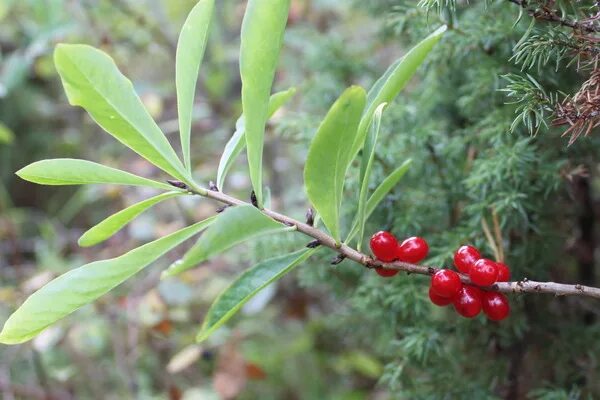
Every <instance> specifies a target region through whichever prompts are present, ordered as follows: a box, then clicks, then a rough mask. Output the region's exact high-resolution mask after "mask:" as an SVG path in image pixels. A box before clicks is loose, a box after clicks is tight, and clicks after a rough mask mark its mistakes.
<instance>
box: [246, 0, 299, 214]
mask: <svg viewBox="0 0 600 400" xmlns="http://www.w3.org/2000/svg"><path fill="white" fill-rule="evenodd" d="M289 7H290V0H249V1H248V4H247V5H246V13H245V14H244V20H243V22H242V33H241V44H240V75H241V78H242V108H243V112H244V118H245V120H246V122H245V124H246V135H245V136H246V146H247V149H248V167H249V170H250V180H251V181H252V187H253V188H254V193H255V194H256V199H257V202H258V205H259V207H262V203H263V198H262V197H263V196H262V157H263V145H264V135H265V124H266V122H267V116H268V113H269V95H270V94H271V86H272V85H273V78H274V77H275V69H276V67H277V61H278V59H279V51H280V50H281V45H282V42H283V34H284V32H285V25H286V23H287V18H288V10H289Z"/></svg>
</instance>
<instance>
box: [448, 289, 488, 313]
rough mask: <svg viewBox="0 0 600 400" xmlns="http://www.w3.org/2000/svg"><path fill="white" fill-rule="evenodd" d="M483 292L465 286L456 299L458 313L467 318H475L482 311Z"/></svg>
mask: <svg viewBox="0 0 600 400" xmlns="http://www.w3.org/2000/svg"><path fill="white" fill-rule="evenodd" d="M481 297H482V292H481V290H479V288H476V287H473V286H466V285H465V286H463V287H462V289H461V290H460V292H459V293H458V295H457V296H456V297H455V298H454V308H455V309H456V312H458V313H459V314H460V315H462V316H463V317H466V318H473V317H475V316H476V315H477V314H479V312H480V311H481Z"/></svg>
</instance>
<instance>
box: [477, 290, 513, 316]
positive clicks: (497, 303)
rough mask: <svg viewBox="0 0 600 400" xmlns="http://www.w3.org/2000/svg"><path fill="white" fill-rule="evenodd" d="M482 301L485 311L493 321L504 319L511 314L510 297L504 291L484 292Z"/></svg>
mask: <svg viewBox="0 0 600 400" xmlns="http://www.w3.org/2000/svg"><path fill="white" fill-rule="evenodd" d="M481 303H482V306H483V312H484V313H485V315H487V317H488V318H489V319H491V320H492V321H502V320H503V319H504V318H506V317H508V314H510V305H509V304H508V299H507V298H506V296H505V295H503V294H502V293H498V292H484V293H483V297H482V299H481Z"/></svg>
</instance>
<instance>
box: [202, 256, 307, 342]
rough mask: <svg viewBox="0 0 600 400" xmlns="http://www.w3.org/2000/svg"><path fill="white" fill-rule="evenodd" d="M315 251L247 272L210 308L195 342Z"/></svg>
mask: <svg viewBox="0 0 600 400" xmlns="http://www.w3.org/2000/svg"><path fill="white" fill-rule="evenodd" d="M315 251H316V249H302V250H299V251H296V252H294V253H291V254H286V255H284V256H279V257H275V258H271V259H269V260H266V261H263V262H261V263H259V264H257V265H255V266H254V267H252V268H250V269H247V270H246V271H244V272H243V273H242V274H241V275H240V276H238V277H237V278H236V279H235V280H234V281H233V282H232V283H231V285H229V287H228V288H227V289H225V290H224V291H223V292H222V293H221V294H220V295H219V297H217V299H216V300H215V301H214V302H213V304H212V305H211V306H210V309H209V310H208V313H207V314H206V317H205V318H204V322H203V323H202V328H200V333H198V336H197V337H196V340H197V341H198V342H201V341H203V340H205V339H206V338H207V337H209V336H210V334H211V333H213V332H214V331H215V330H216V329H217V328H219V327H220V326H222V325H223V324H224V323H225V322H227V321H228V320H229V319H230V318H231V317H232V316H233V315H234V314H235V313H236V312H237V311H238V310H239V309H240V308H241V307H242V306H243V305H244V304H245V303H246V302H247V301H248V300H250V299H251V298H252V297H253V296H254V295H255V294H256V293H258V292H259V291H260V290H261V289H263V288H264V287H265V286H267V285H269V284H271V283H272V282H274V281H276V280H277V279H280V278H282V277H283V276H284V275H285V274H287V273H288V272H290V271H291V270H292V269H294V268H295V267H296V266H298V265H299V264H300V263H302V262H303V261H305V260H306V259H307V258H308V257H310V256H311V255H312V254H313V253H314V252H315Z"/></svg>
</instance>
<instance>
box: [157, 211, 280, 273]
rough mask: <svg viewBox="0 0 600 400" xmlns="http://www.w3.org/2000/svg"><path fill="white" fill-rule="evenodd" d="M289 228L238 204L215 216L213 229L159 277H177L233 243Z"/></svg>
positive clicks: (233, 244)
mask: <svg viewBox="0 0 600 400" xmlns="http://www.w3.org/2000/svg"><path fill="white" fill-rule="evenodd" d="M288 230H290V227H288V226H285V225H283V224H280V223H279V222H276V221H275V220H273V219H271V218H269V217H267V216H266V215H265V214H263V213H262V212H260V211H259V210H258V209H257V208H256V207H253V206H251V205H241V206H235V207H231V208H228V209H227V210H226V211H224V212H222V213H221V214H219V215H218V217H217V219H216V220H215V223H214V224H213V226H212V227H211V228H210V229H208V230H207V231H206V232H205V233H204V234H203V235H202V236H201V237H200V238H199V239H198V241H197V242H196V244H195V245H194V246H193V247H192V248H191V249H190V250H189V251H188V252H187V253H186V255H185V256H183V258H182V259H181V260H179V261H176V262H175V263H173V265H171V266H170V267H169V269H167V270H165V271H164V272H163V278H166V277H169V276H173V275H176V274H179V273H181V272H183V271H186V270H188V269H190V268H193V267H195V266H196V265H198V264H199V263H201V262H202V261H205V260H207V259H209V258H210V257H212V256H215V255H217V254H220V253H222V252H223V251H225V250H227V249H228V248H230V247H233V246H235V245H236V244H239V243H242V242H245V241H246V240H250V239H253V238H255V237H257V236H261V235H265V234H268V233H281V232H285V231H288Z"/></svg>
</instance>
